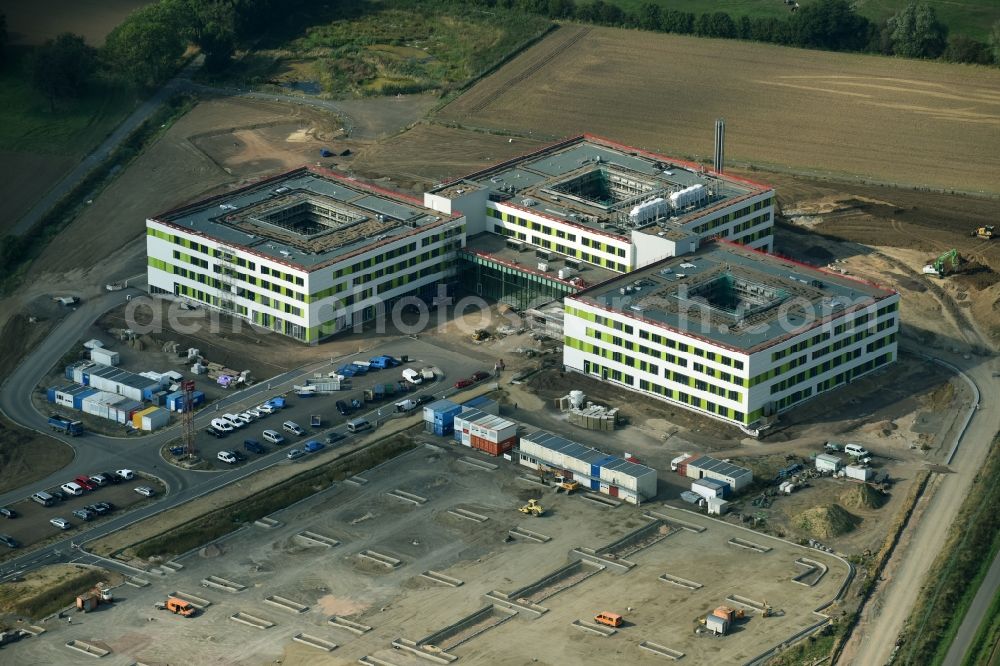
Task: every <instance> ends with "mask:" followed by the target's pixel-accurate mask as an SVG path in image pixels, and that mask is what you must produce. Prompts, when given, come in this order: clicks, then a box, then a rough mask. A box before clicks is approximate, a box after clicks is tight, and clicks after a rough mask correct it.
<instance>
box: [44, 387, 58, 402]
mask: <svg viewBox="0 0 1000 666" xmlns="http://www.w3.org/2000/svg"><path fill="white" fill-rule="evenodd" d="M45 399H46V400H48V401H49V402H55V401H56V388H55V387H54V386H53V387H51V388H49V389H47V390H46V391H45Z"/></svg>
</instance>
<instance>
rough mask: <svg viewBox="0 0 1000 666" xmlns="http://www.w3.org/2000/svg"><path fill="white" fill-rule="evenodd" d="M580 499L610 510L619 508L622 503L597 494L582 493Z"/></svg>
mask: <svg viewBox="0 0 1000 666" xmlns="http://www.w3.org/2000/svg"><path fill="white" fill-rule="evenodd" d="M580 497H582V498H583V499H585V500H589V501H591V502H593V503H594V504H598V505H600V506H606V507H608V508H611V509H614V508H615V507H619V506H621V505H622V503H621V502H620V501H619V500H616V499H614V498H611V497H608V496H607V495H599V494H597V493H584V494H583V495H580Z"/></svg>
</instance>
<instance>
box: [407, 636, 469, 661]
mask: <svg viewBox="0 0 1000 666" xmlns="http://www.w3.org/2000/svg"><path fill="white" fill-rule="evenodd" d="M392 647H394V648H396V649H397V650H406V651H407V652H409V653H411V654H414V655H416V656H418V657H420V658H421V659H425V660H427V661H430V662H432V663H435V664H450V663H451V662H453V661H455V660H456V659H458V657H456V656H455V655H452V654H448V653H446V652H441V651H440V650H438V649H437V648H436V647H434V646H433V645H418V644H417V643H416V642H414V641H411V640H407V639H405V638H397V639H396V640H394V641H393V642H392Z"/></svg>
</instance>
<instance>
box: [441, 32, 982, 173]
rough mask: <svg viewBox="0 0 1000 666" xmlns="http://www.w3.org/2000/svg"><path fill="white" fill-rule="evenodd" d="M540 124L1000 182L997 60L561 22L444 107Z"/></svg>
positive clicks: (774, 163)
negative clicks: (717, 135) (720, 121)
mask: <svg viewBox="0 0 1000 666" xmlns="http://www.w3.org/2000/svg"><path fill="white" fill-rule="evenodd" d="M439 117H440V118H441V119H447V120H450V121H456V122H459V123H462V124H465V125H468V126H472V127H489V128H498V129H504V130H510V131H515V132H523V133H525V134H527V133H528V132H529V131H533V132H534V135H535V136H540V135H543V136H544V135H549V136H565V135H570V134H578V133H583V132H590V133H593V134H598V135H604V136H608V137H611V138H614V139H615V140H618V141H622V142H624V143H627V144H631V145H635V146H641V147H644V148H649V149H651V150H658V151H661V152H664V153H666V154H668V155H675V156H678V157H694V158H696V159H706V158H709V157H710V156H711V154H712V141H713V122H714V120H715V119H716V118H718V117H723V118H725V119H726V125H727V138H726V141H727V145H726V152H727V159H730V160H733V161H736V162H742V163H749V164H754V165H758V166H764V167H779V168H780V169H781V170H785V169H790V170H793V171H798V172H808V173H812V174H815V175H834V176H859V177H861V178H865V179H869V180H873V181H880V182H886V183H895V184H900V185H905V186H910V185H919V186H928V187H933V188H942V189H949V190H959V191H988V192H1000V175H998V173H997V169H996V155H997V154H998V153H1000V70H997V69H988V68H981V67H968V66H962V65H948V64H944V63H935V62H923V61H916V60H904V59H901V58H883V57H875V56H861V55H851V54H839V53H828V52H821V51H807V50H801V49H791V48H783V47H778V46H772V45H767V44H754V43H749V42H737V41H726V40H711V39H699V38H694V37H685V36H679V35H663V34H655V33H648V32H638V31H634V32H626V31H622V30H617V29H611V28H593V29H591V28H582V27H579V26H564V27H562V28H560V29H559V30H556V31H555V32H554V33H553V34H552V35H550V36H549V37H547V38H545V39H544V40H542V41H541V42H540V43H539V44H537V45H535V46H534V47H532V48H530V49H528V50H527V51H525V52H524V53H522V54H521V55H519V56H518V57H517V58H515V59H514V60H513V61H512V62H511V63H510V64H508V65H507V66H505V67H503V68H501V69H500V70H498V71H497V72H496V73H494V74H493V75H491V76H489V77H487V78H486V79H484V80H482V81H480V82H479V83H478V84H477V85H475V86H474V87H473V88H472V89H471V90H470V91H469V92H467V93H466V94H465V95H463V96H461V97H459V98H458V99H456V100H455V101H454V102H452V103H451V104H449V105H448V106H446V107H444V109H442V110H441V112H440V113H439Z"/></svg>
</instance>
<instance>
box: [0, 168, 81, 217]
mask: <svg viewBox="0 0 1000 666" xmlns="http://www.w3.org/2000/svg"><path fill="white" fill-rule="evenodd" d="M76 162H77V160H76V159H75V158H72V157H69V156H64V155H37V154H33V153H25V152H14V151H10V150H0V183H3V195H4V208H5V212H4V220H5V222H6V223H7V224H10V225H13V224H14V223H15V222H16V221H17V220H18V219H19V218H20V217H21V216H22V215H24V214H25V213H26V212H28V209H30V208H31V205H32V204H33V203H35V201H37V200H38V198H39V197H41V196H42V195H43V194H45V193H46V192H47V191H48V190H49V188H51V187H52V186H53V185H54V184H55V183H56V182H57V181H58V180H59V178H60V177H62V175H63V174H65V173H66V172H67V171H69V170H70V169H71V168H73V165H74V164H76ZM0 232H2V233H5V232H6V229H0Z"/></svg>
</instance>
